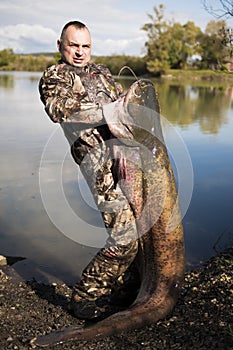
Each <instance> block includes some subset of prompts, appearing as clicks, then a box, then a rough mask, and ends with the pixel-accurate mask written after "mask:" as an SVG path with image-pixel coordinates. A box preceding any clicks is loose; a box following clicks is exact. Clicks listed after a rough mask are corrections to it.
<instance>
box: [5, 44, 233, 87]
mask: <svg viewBox="0 0 233 350" xmlns="http://www.w3.org/2000/svg"><path fill="white" fill-rule="evenodd" d="M3 51H4V52H3ZM1 53H2V55H1ZM4 55H5V56H6V57H4ZM59 58H60V55H59V53H41V54H39V53H38V54H14V53H13V51H12V50H11V49H6V50H2V51H0V72H1V71H4V72H6V71H7V72H9V71H28V72H43V71H44V70H45V69H46V68H47V67H49V66H51V65H53V64H56V63H57V62H58V60H59ZM92 62H93V63H96V64H104V65H106V66H107V67H108V68H109V69H110V71H111V73H112V74H113V75H114V76H118V74H119V72H120V70H121V68H122V67H125V69H123V70H122V71H121V74H120V77H121V78H122V79H123V78H124V77H132V78H133V77H134V75H133V73H134V74H135V76H136V77H138V78H143V77H144V78H149V79H161V80H170V81H184V82H185V81H190V80H191V81H192V82H195V81H203V82H216V83H217V82H219V83H226V82H230V83H232V82H233V71H228V70H227V69H225V70H211V69H198V68H197V67H194V66H192V65H189V66H187V67H185V68H178V69H167V70H166V71H162V72H160V73H159V74H152V73H150V72H149V71H148V70H147V62H146V59H145V58H143V57H134V56H127V55H113V56H93V58H92ZM128 67H129V68H130V69H127V68H128ZM130 70H131V71H130ZM132 72H133V73H132Z"/></svg>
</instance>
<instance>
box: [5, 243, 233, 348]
mask: <svg viewBox="0 0 233 350" xmlns="http://www.w3.org/2000/svg"><path fill="white" fill-rule="evenodd" d="M232 258H233V247H232V248H230V249H228V250H227V251H225V252H224V253H222V254H220V255H219V256H216V257H214V258H212V259H210V260H209V261H208V262H207V264H206V265H205V266H204V267H202V268H200V269H198V270H195V271H191V272H190V271H189V272H187V273H186V275H185V283H184V287H183V289H182V293H181V296H180V298H179V300H178V303H177V305H176V307H175V308H174V310H173V311H172V313H171V314H170V315H169V316H168V317H167V318H166V319H165V320H162V321H159V322H157V323H156V324H152V325H151V326H149V327H145V328H143V329H140V330H137V331H131V332H127V333H125V334H123V335H116V336H113V337H108V338H106V339H103V340H99V341H98V342H95V341H92V342H79V341H72V342H71V343H67V344H63V345H58V346H51V347H49V349H58V350H59V349H61V350H68V349H69V350H71V349H74V350H75V349H82V350H91V349H95V350H100V349H116V350H122V349H123V350H124V349H127V350H135V349H144V350H150V349H154V350H171V349H175V350H179V349H182V350H190V349H192V350H217V349H219V350H230V349H232V348H233V325H232V324H231V322H232V316H231V312H232V308H231V306H232V303H233V298H232V293H233V290H232V271H233V259H232ZM70 294H71V289H70V288H69V287H68V286H67V285H65V284H60V285H57V284H52V285H44V284H40V283H37V282H36V281H35V280H32V281H26V282H25V281H21V280H20V278H19V276H17V275H16V274H15V272H14V270H13V268H12V267H10V266H7V265H6V266H0V329H1V333H0V349H2V350H6V349H19V350H27V349H30V348H31V347H30V345H29V344H28V339H30V338H33V337H35V336H36V335H39V334H44V333H47V332H50V331H52V330H56V329H60V328H61V327H64V326H68V325H71V324H79V323H80V324H81V323H82V322H81V321H78V320H76V319H75V318H73V317H72V316H71V315H70V314H69V313H68V311H67V306H68V300H69V297H70Z"/></svg>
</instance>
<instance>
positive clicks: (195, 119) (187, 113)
mask: <svg viewBox="0 0 233 350" xmlns="http://www.w3.org/2000/svg"><path fill="white" fill-rule="evenodd" d="M159 91H160V103H161V106H162V113H163V114H164V115H165V116H169V120H170V121H171V122H172V123H173V124H175V125H179V126H181V127H183V128H185V127H187V126H188V125H190V124H195V123H198V125H199V127H200V129H201V131H202V132H203V133H207V134H217V133H218V131H219V129H220V128H221V126H222V125H223V124H226V123H227V116H226V114H227V111H228V109H229V106H230V107H232V104H231V103H230V102H232V101H231V96H230V98H229V95H228V93H229V91H228V89H226V88H222V87H211V86H209V87H197V86H190V85H177V86H172V85H168V84H162V85H160V86H159Z"/></svg>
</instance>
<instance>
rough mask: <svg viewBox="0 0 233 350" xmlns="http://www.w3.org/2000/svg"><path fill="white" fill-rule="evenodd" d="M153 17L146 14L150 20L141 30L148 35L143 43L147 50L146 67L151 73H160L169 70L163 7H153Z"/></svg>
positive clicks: (167, 34)
mask: <svg viewBox="0 0 233 350" xmlns="http://www.w3.org/2000/svg"><path fill="white" fill-rule="evenodd" d="M154 13H155V15H154V16H153V15H151V14H148V17H149V19H150V22H149V23H146V24H145V25H144V26H143V27H142V30H145V31H146V32H147V35H148V41H147V42H146V43H145V46H146V48H147V55H146V60H147V67H148V70H149V72H151V73H162V72H164V71H166V70H167V69H168V68H169V53H168V45H169V40H168V39H169V33H168V30H167V29H168V24H167V23H166V21H165V20H164V5H162V4H160V5H159V7H156V6H154Z"/></svg>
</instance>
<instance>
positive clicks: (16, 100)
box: [0, 72, 233, 283]
mask: <svg viewBox="0 0 233 350" xmlns="http://www.w3.org/2000/svg"><path fill="white" fill-rule="evenodd" d="M40 76H41V73H29V72H1V73H0V91H1V93H0V108H1V123H2V124H1V129H0V136H1V137H0V149H1V155H0V157H1V158H0V159H1V172H0V180H1V183H0V195H1V201H0V254H2V255H6V256H14V257H22V258H25V259H24V260H20V259H19V261H18V262H17V263H16V264H15V265H14V267H15V269H16V270H17V271H18V273H19V274H20V275H22V277H23V278H32V277H36V278H37V279H38V280H40V281H43V282H47V281H50V282H51V281H58V280H62V281H64V282H66V283H74V282H75V281H76V280H77V278H78V277H79V276H80V273H81V271H82V269H83V268H84V267H85V266H86V264H87V263H88V262H89V260H90V259H91V257H92V256H93V255H94V254H95V253H96V251H97V249H98V248H99V247H101V246H102V245H103V244H104V241H105V238H106V233H105V230H104V228H103V225H102V222H101V219H100V215H99V213H98V211H97V210H96V208H95V206H94V204H93V202H92V198H91V195H90V193H89V191H88V188H87V186H86V185H85V182H84V180H83V179H82V177H81V176H80V172H79V171H78V167H77V166H76V165H75V164H74V162H73V160H72V158H71V157H70V154H69V146H68V143H67V141H66V140H65V138H64V136H63V132H62V131H61V130H60V126H59V125H57V124H54V123H52V122H51V121H50V120H49V118H48V117H47V116H46V114H45V112H44V110H43V105H42V103H41V102H40V100H39V95H38V81H39V78H40ZM123 83H124V84H125V86H127V85H129V83H130V81H124V82H123ZM156 87H157V89H158V92H159V98H160V103H161V110H162V115H163V117H164V121H163V125H164V132H165V136H166V140H167V143H168V148H169V154H170V156H171V160H172V162H173V164H174V167H175V169H174V171H175V174H176V177H177V179H178V183H179V184H178V186H179V191H180V195H181V207H182V208H181V209H182V214H183V225H184V230H185V242H186V255H187V267H188V268H189V267H192V266H198V265H200V264H202V263H203V262H205V261H206V260H207V259H208V258H210V257H211V256H213V255H215V254H216V253H217V252H219V251H221V250H222V249H224V248H226V247H227V246H229V245H230V244H232V232H233V219H232V213H233V186H232V178H233V162H232V158H233V137H232V134H233V89H232V87H230V86H227V85H226V86H225V85H224V86H214V85H210V84H209V85H203V84H197V83H196V84H195V86H192V85H182V84H179V85H178V84H174V83H169V82H163V83H161V82H160V83H157V82H156ZM16 260H17V259H16Z"/></svg>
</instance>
